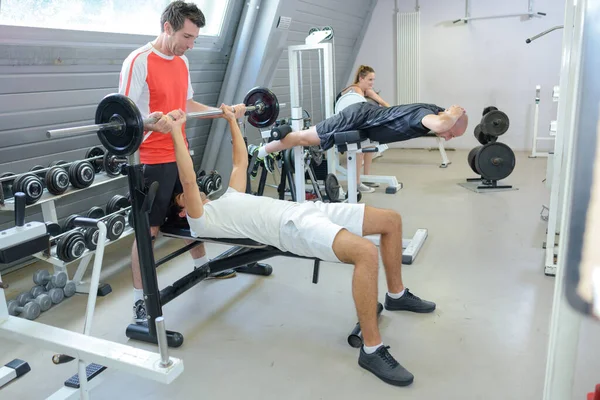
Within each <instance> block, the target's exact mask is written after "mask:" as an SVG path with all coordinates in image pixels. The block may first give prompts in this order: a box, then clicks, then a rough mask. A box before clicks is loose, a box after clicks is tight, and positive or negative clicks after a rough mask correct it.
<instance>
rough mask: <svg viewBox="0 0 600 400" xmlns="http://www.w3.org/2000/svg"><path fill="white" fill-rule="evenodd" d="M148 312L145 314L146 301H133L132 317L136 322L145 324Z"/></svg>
mask: <svg viewBox="0 0 600 400" xmlns="http://www.w3.org/2000/svg"><path fill="white" fill-rule="evenodd" d="M147 317H148V314H146V303H144V300H142V299H140V300H138V301H136V302H135V304H134V305H133V319H134V321H135V323H136V324H140V325H141V324H145V323H146V322H147V321H148V319H147Z"/></svg>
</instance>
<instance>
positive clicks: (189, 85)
mask: <svg viewBox="0 0 600 400" xmlns="http://www.w3.org/2000/svg"><path fill="white" fill-rule="evenodd" d="M181 58H183V61H185V65H186V67H187V70H188V93H187V100H191V99H193V98H194V89H192V77H191V74H190V63H189V62H188V59H187V57H186V56H182V57H181Z"/></svg>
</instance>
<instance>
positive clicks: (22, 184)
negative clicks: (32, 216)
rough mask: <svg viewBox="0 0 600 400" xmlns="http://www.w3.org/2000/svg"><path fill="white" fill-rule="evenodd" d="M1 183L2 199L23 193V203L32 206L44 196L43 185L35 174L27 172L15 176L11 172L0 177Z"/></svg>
mask: <svg viewBox="0 0 600 400" xmlns="http://www.w3.org/2000/svg"><path fill="white" fill-rule="evenodd" d="M0 181H1V182H2V191H3V192H4V197H5V198H6V197H10V196H11V195H13V196H14V194H15V193H17V192H23V193H25V203H26V204H27V205H30V204H34V203H35V202H37V201H38V200H39V199H40V198H41V197H42V195H43V194H44V184H43V183H42V180H41V179H40V178H39V176H37V175H36V174H34V173H32V172H27V173H25V174H21V175H18V176H17V175H15V174H13V173H12V172H5V173H3V174H2V175H0Z"/></svg>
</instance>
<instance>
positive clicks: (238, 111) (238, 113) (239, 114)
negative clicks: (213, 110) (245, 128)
mask: <svg viewBox="0 0 600 400" xmlns="http://www.w3.org/2000/svg"><path fill="white" fill-rule="evenodd" d="M233 109H234V110H235V118H236V119H240V118H243V117H244V115H246V105H245V104H244V103H240V104H236V105H234V106H233Z"/></svg>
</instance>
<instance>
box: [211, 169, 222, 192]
mask: <svg viewBox="0 0 600 400" xmlns="http://www.w3.org/2000/svg"><path fill="white" fill-rule="evenodd" d="M213 182H214V184H215V191H217V190H221V187H222V186H223V178H221V175H219V174H218V173H215V174H214V175H213Z"/></svg>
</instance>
